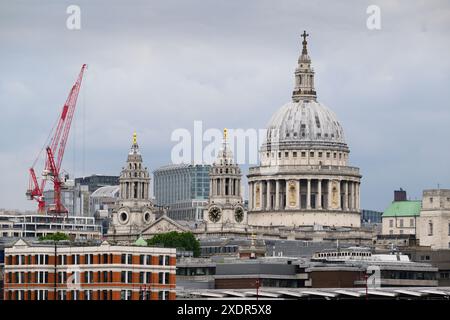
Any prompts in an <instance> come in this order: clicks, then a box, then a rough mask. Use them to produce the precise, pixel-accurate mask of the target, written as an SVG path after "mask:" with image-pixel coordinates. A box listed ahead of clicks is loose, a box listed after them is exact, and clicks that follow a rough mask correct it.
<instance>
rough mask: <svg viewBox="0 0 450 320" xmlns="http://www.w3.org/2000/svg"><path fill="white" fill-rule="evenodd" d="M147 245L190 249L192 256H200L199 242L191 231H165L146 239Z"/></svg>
mask: <svg viewBox="0 0 450 320" xmlns="http://www.w3.org/2000/svg"><path fill="white" fill-rule="evenodd" d="M147 243H148V245H163V246H164V247H166V248H183V249H184V250H188V251H192V252H193V253H194V257H198V256H200V242H199V241H198V240H197V239H196V238H195V236H194V234H193V233H192V232H181V233H180V232H176V231H172V232H167V233H161V234H157V235H155V236H154V237H153V238H151V239H150V240H147Z"/></svg>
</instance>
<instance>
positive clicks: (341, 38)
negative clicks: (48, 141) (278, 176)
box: [0, 1, 450, 210]
mask: <svg viewBox="0 0 450 320" xmlns="http://www.w3.org/2000/svg"><path fill="white" fill-rule="evenodd" d="M218 3H219V4H220V8H221V10H219V11H216V10H214V7H213V6H212V5H208V4H207V3H202V5H201V6H200V7H201V8H202V10H201V12H197V11H198V10H192V8H194V7H195V8H196V9H197V8H198V7H199V5H198V3H197V2H196V1H190V2H187V3H184V4H177V5H178V7H179V6H182V7H184V9H186V10H177V11H174V12H168V10H169V6H170V5H171V3H168V4H161V3H154V2H149V3H138V5H137V6H135V7H124V6H120V5H118V4H116V3H114V2H113V3H110V2H108V3H105V4H104V6H103V7H102V5H100V4H97V5H95V6H94V5H90V4H89V3H88V2H80V3H79V6H80V8H81V19H82V20H81V21H82V25H81V29H80V30H68V29H67V28H66V25H65V20H66V18H67V16H68V15H67V14H66V8H67V6H68V5H69V4H70V3H69V2H61V3H58V4H52V5H49V6H47V9H46V10H45V13H44V12H43V11H39V10H35V9H36V7H34V6H25V5H22V4H20V3H19V4H16V3H14V4H10V3H9V2H8V1H2V2H0V6H1V7H2V8H1V9H2V10H1V13H0V15H1V22H0V24H1V30H2V31H3V32H2V35H1V38H2V40H3V43H5V50H4V51H3V55H4V56H3V57H4V58H3V59H2V61H1V62H0V63H1V64H2V70H4V78H3V80H2V81H1V82H0V104H1V105H2V106H3V107H2V110H3V111H4V115H3V117H2V120H1V125H2V128H4V130H5V131H6V132H11V133H13V134H4V135H2V138H1V139H2V140H1V141H2V146H3V148H2V151H1V153H0V163H1V164H2V168H4V169H2V175H3V177H4V179H2V185H1V189H2V191H3V192H2V195H1V196H0V201H1V205H0V207H5V208H11V209H14V208H18V209H34V208H35V207H34V206H35V204H34V203H33V202H28V201H27V200H26V199H25V196H24V192H25V189H26V186H27V179H28V175H27V170H28V167H29V166H30V165H31V163H32V161H33V160H34V157H35V155H36V154H37V152H38V151H39V149H40V147H41V146H42V144H43V142H44V140H45V138H46V136H47V135H48V131H49V128H51V126H52V124H53V122H54V119H55V118H56V116H57V114H58V112H59V110H60V108H61V105H62V103H63V102H64V99H65V97H66V95H67V92H68V89H69V88H70V85H71V84H72V82H73V80H74V76H75V73H76V71H77V70H78V69H79V67H80V65H81V64H82V63H85V62H86V63H88V65H89V69H88V71H87V73H86V79H85V82H84V83H83V87H82V89H81V92H80V99H79V105H78V110H77V112H76V114H75V120H74V126H73V128H72V131H71V137H70V140H69V143H68V148H67V155H66V158H65V159H64V163H63V167H64V168H65V169H66V171H68V172H69V173H70V174H71V175H72V176H73V175H75V176H76V177H78V176H83V175H86V176H87V175H90V174H92V173H103V174H112V175H118V174H119V172H120V169H121V167H122V166H123V161H124V155H123V150H124V148H127V147H128V146H129V141H130V136H131V133H132V132H134V131H136V132H138V135H139V143H140V147H141V150H142V153H143V155H144V157H145V165H146V166H147V167H148V168H149V170H150V171H153V170H156V169H157V168H159V167H160V166H163V165H166V164H169V163H170V154H171V149H172V148H173V146H174V145H175V144H176V143H175V142H173V141H171V140H170V137H171V133H172V132H173V131H174V130H176V129H179V128H186V129H188V130H192V129H193V125H194V121H196V120H201V121H203V125H204V129H208V128H217V129H221V128H223V127H227V128H243V129H259V128H265V126H266V124H267V123H268V121H269V119H270V116H271V114H273V112H275V110H277V109H278V108H279V107H280V106H281V105H283V104H284V103H285V102H287V101H289V100H290V93H291V90H292V88H293V82H294V79H293V71H294V69H295V65H296V59H297V57H298V54H299V51H300V49H301V40H300V33H301V32H302V31H303V29H306V30H308V32H309V33H310V34H311V39H310V42H309V46H310V53H311V55H312V56H313V57H314V68H315V71H316V79H317V91H318V99H319V100H320V101H321V102H323V103H324V104H325V105H327V106H328V107H330V108H331V109H332V110H333V111H335V113H336V114H337V115H338V119H339V120H340V121H341V123H342V124H343V127H344V128H345V132H344V133H345V137H346V140H347V142H348V144H349V145H350V147H351V150H352V152H351V154H350V159H351V162H352V163H353V164H355V165H356V166H358V167H360V168H361V173H362V175H363V180H362V187H361V208H365V209H375V210H384V209H385V208H386V207H387V206H388V205H389V203H390V202H391V201H392V196H391V192H392V190H393V189H396V188H398V187H403V188H404V189H406V190H408V194H409V195H411V197H412V198H413V199H414V198H417V199H420V197H421V191H422V190H423V189H427V188H435V187H437V184H438V183H439V184H440V186H441V187H442V188H445V187H448V183H446V182H447V181H448V180H449V178H450V172H449V170H446V167H447V166H446V163H448V160H449V159H450V151H449V150H448V149H446V148H445V147H442V146H445V145H446V143H447V140H448V137H449V136H450V131H449V130H450V128H449V127H448V126H447V125H446V124H447V123H448V121H449V119H450V111H449V110H448V108H446V102H447V101H448V98H449V92H448V90H445V89H446V87H447V86H448V83H449V80H450V79H449V78H448V75H449V74H450V73H449V72H448V71H449V69H450V63H449V62H448V59H446V53H447V52H449V50H448V49H449V44H448V41H446V36H447V33H446V32H447V31H448V28H449V22H448V21H450V20H449V19H446V18H448V16H449V12H450V11H449V8H448V6H445V5H444V2H442V3H441V6H440V5H439V4H440V3H439V2H438V1H437V2H435V3H433V4H419V3H411V4H409V5H408V7H407V8H408V9H409V10H407V12H406V13H405V10H404V9H405V7H403V6H402V7H400V6H396V5H393V4H391V3H389V2H383V1H382V2H380V3H379V6H380V8H381V10H382V11H381V13H382V27H381V29H380V30H368V29H367V27H366V22H365V21H366V18H367V14H366V8H367V6H368V5H369V2H367V3H365V2H362V3H360V4H358V5H355V6H351V5H350V4H345V5H339V12H341V14H340V16H338V17H336V15H335V13H336V12H335V10H334V9H336V7H334V6H337V5H334V6H333V5H330V4H329V3H327V4H326V5H320V3H319V4H316V5H314V4H309V3H298V2H286V7H284V6H281V7H276V10H271V9H273V7H274V5H273V4H272V3H271V2H263V3H262V4H261V5H259V6H257V7H256V2H252V1H250V2H247V3H245V4H240V3H239V4H238V3H225V2H218ZM195 4H196V5H195ZM40 5H42V4H40ZM105 6H106V7H108V8H109V9H110V10H106V11H107V12H105V10H103V9H104V7H105ZM236 8H239V9H240V10H239V11H237V12H238V13H237V14H234V13H235V12H236V10H235V9H236ZM273 11H275V12H273ZM421 12H425V13H426V14H422V13H421ZM13 13H16V14H13ZM139 13H140V14H139ZM181 13H182V14H181ZM232 13H233V14H232ZM100 15H101V16H102V19H101V23H100V22H97V20H99V19H96V17H97V18H98V17H100ZM149 17H152V19H149ZM248 17H251V19H250V21H249V19H248ZM237 31H239V32H237ZM112 35H114V37H112ZM18 39H20V41H19V40H18ZM38 39H39V40H38ZM394 43H395V44H396V45H395V46H394V45H393V44H394ZM405 48H407V49H408V50H405ZM387 52H389V55H386V53H387ZM205 61H206V62H207V63H205ZM420 65H424V67H423V68H418V66H420ZM289 75H292V76H291V77H289ZM380 92H381V93H382V94H380ZM236 115H238V116H236ZM18 124H20V130H19V129H18V127H19V126H18ZM83 146H84V147H83ZM74 153H75V155H74ZM11 163H14V167H13V170H11V169H10V168H11ZM74 163H75V164H74ZM242 171H243V173H244V175H245V174H246V173H247V172H248V166H247V165H244V166H242ZM245 183H246V181H244V184H245ZM244 195H245V197H246V193H244Z"/></svg>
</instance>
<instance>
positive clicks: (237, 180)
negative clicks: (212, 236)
mask: <svg viewBox="0 0 450 320" xmlns="http://www.w3.org/2000/svg"><path fill="white" fill-rule="evenodd" d="M241 178H242V174H241V169H240V168H239V166H238V165H237V164H236V163H235V162H234V159H233V153H232V152H231V149H230V147H229V145H228V142H227V129H224V132H223V144H222V149H221V150H220V151H219V155H218V157H217V159H216V161H215V162H214V163H213V165H212V167H211V170H210V172H209V179H210V180H209V183H210V186H209V203H208V207H207V209H206V210H205V211H204V217H203V218H204V220H205V222H206V227H207V230H208V231H209V232H211V231H213V232H214V231H225V230H226V229H228V230H229V229H245V228H246V227H247V212H246V211H245V210H244V205H243V201H242V188H241ZM230 231H231V230H230Z"/></svg>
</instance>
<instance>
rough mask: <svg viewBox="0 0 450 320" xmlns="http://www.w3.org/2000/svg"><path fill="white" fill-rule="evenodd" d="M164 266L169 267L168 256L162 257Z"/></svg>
mask: <svg viewBox="0 0 450 320" xmlns="http://www.w3.org/2000/svg"><path fill="white" fill-rule="evenodd" d="M164 265H166V266H168V265H170V256H164Z"/></svg>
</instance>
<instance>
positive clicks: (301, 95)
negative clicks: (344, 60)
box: [248, 33, 361, 228]
mask: <svg viewBox="0 0 450 320" xmlns="http://www.w3.org/2000/svg"><path fill="white" fill-rule="evenodd" d="M306 36H307V34H306V33H304V34H303V37H304V40H303V50H302V54H301V56H300V58H299V61H298V67H297V69H296V71H295V79H296V80H295V88H294V92H293V95H292V102H289V103H287V104H285V105H284V106H283V107H281V108H280V109H279V110H278V111H277V112H276V113H275V114H274V116H273V117H272V119H271V120H270V122H269V125H268V130H267V138H266V141H265V143H264V144H263V145H262V147H261V150H260V165H259V166H257V167H252V168H250V170H249V174H248V183H249V212H248V223H249V225H254V226H285V227H295V226H311V225H323V226H330V227H353V228H359V227H360V225H361V222H360V221H361V220H360V196H359V195H360V180H361V175H360V173H359V169H358V168H356V167H351V166H349V165H348V160H349V152H350V151H349V148H348V146H347V144H346V142H345V138H344V132H343V129H342V127H341V125H340V123H339V121H338V120H337V117H336V115H335V114H334V113H333V112H332V111H331V110H330V109H328V108H327V107H325V106H324V105H322V104H320V103H319V102H317V100H316V91H315V89H314V71H313V69H312V67H311V59H310V57H309V55H308V52H307V47H306V45H307V42H306Z"/></svg>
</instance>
